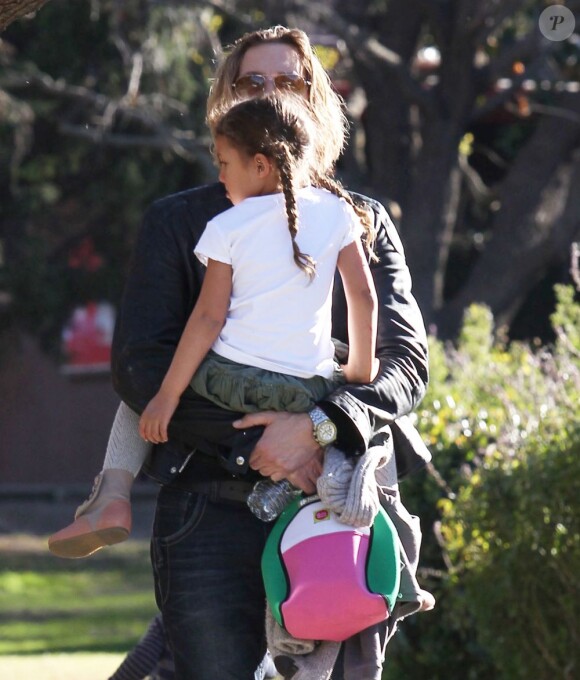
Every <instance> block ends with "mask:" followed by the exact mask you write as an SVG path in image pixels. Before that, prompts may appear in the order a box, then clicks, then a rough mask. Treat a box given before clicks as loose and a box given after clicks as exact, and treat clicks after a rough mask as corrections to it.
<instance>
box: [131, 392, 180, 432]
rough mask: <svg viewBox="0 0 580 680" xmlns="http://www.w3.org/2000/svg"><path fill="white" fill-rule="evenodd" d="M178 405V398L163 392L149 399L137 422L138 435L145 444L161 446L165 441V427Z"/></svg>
mask: <svg viewBox="0 0 580 680" xmlns="http://www.w3.org/2000/svg"><path fill="white" fill-rule="evenodd" d="M178 403H179V397H174V396H172V395H169V394H165V393H163V392H158V393H157V394H156V395H155V396H154V397H153V399H151V401H150V402H149V403H148V404H147V406H146V408H145V410H144V411H143V414H142V415H141V419H140V420H139V434H140V435H141V437H143V439H144V440H145V441H146V442H152V443H153V444H161V443H163V442H166V441H167V438H168V437H167V427H168V425H169V421H170V420H171V417H172V416H173V414H174V413H175V409H176V408H177V404H178Z"/></svg>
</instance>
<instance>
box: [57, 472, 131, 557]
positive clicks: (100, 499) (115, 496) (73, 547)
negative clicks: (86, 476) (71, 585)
mask: <svg viewBox="0 0 580 680" xmlns="http://www.w3.org/2000/svg"><path fill="white" fill-rule="evenodd" d="M133 481H134V477H133V473H132V472H128V471H127V470H113V469H107V470H103V471H102V472H101V473H99V474H98V475H97V476H96V477H95V484H94V486H93V489H92V491H91V494H90V496H89V497H88V499H87V500H86V501H85V502H84V503H82V504H81V505H79V507H78V508H77V511H76V513H75V521H74V522H73V523H72V524H69V525H68V526H67V527H65V528H64V529H61V530H60V531H57V532H56V533H55V534H52V536H50V538H49V539H48V549H49V550H50V552H51V553H53V554H54V555H58V556H59V557H69V558H77V557H87V556H88V555H92V554H93V553H94V552H96V551H97V550H100V549H101V548H104V547H105V546H107V545H114V544H115V543H121V542H122V541H125V540H126V539H127V538H128V537H129V533H130V531H131V504H130V500H129V499H130V496H131V487H132V485H133Z"/></svg>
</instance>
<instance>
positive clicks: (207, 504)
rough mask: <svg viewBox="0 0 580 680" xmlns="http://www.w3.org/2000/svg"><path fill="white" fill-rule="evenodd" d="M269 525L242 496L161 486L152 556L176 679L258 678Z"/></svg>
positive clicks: (262, 646)
mask: <svg viewBox="0 0 580 680" xmlns="http://www.w3.org/2000/svg"><path fill="white" fill-rule="evenodd" d="M268 530H269V525H267V524H265V523H264V522H261V521H260V520H259V519H257V518H256V517H255V516H254V515H253V514H252V513H251V512H250V510H249V509H248V508H247V507H246V505H245V504H243V503H233V502H231V503H230V502H221V503H214V502H212V501H210V500H208V498H207V496H205V495H203V494H198V493H193V492H188V491H183V490H180V489H176V488H172V487H167V486H166V487H162V488H161V491H160V493H159V496H158V500H157V508H156V513H155V521H154V526H153V537H152V541H151V560H152V564H153V572H154V577H155V596H156V600H157V605H158V606H159V608H160V610H161V612H162V614H163V621H164V624H165V628H166V631H167V636H168V640H169V644H170V647H171V649H172V652H173V657H174V661H175V671H176V675H175V677H176V680H218V678H219V680H253V679H254V672H255V670H256V667H257V666H258V664H259V663H260V661H261V660H262V658H263V656H264V654H265V652H266V637H265V630H264V612H265V593H264V586H263V583H262V576H261V571H260V560H261V555H262V550H263V547H264V543H265V540H266V537H267V534H268Z"/></svg>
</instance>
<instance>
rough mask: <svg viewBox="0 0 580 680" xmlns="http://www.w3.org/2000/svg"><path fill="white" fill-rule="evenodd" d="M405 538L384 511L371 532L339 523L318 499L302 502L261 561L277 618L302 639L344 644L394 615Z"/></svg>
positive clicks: (283, 520) (289, 511) (287, 513)
mask: <svg viewBox="0 0 580 680" xmlns="http://www.w3.org/2000/svg"><path fill="white" fill-rule="evenodd" d="M399 550H400V547H399V539H398V536H397V532H396V529H395V527H394V525H393V523H392V522H391V520H390V518H389V517H388V515H387V514H386V512H385V511H384V510H383V509H382V508H380V510H379V513H378V514H377V516H376V518H375V521H374V523H373V525H372V526H371V527H370V528H356V527H352V526H349V525H347V524H343V523H341V522H339V521H338V519H337V517H336V515H335V514H334V513H333V512H332V511H330V510H328V509H326V508H325V507H324V506H323V504H322V503H321V501H320V499H319V498H318V496H307V497H298V498H296V499H295V500H294V501H293V502H292V503H291V504H290V505H289V506H288V507H287V508H286V509H285V510H284V512H283V513H282V514H281V515H280V517H279V518H278V519H277V520H276V523H275V524H274V526H273V527H272V531H271V533H270V535H269V537H268V540H267V542H266V546H265V549H264V554H263V556H262V576H263V579H264V586H265V589H266V598H267V600H268V604H269V606H270V609H271V611H272V615H273V617H274V619H275V620H276V621H277V622H278V623H279V624H280V625H281V626H282V627H283V628H285V629H286V630H287V631H288V632H289V633H290V635H292V636H293V637H295V638H300V639H303V640H334V641H341V640H346V639H347V638H349V637H351V636H352V635H355V634H356V633H359V632H360V631H361V630H364V629H365V628H368V627H369V626H371V625H373V624H375V623H379V622H381V621H384V620H385V619H386V618H388V617H389V615H390V613H391V611H392V609H393V607H394V605H395V602H396V600H397V596H398V593H399V583H400V558H399Z"/></svg>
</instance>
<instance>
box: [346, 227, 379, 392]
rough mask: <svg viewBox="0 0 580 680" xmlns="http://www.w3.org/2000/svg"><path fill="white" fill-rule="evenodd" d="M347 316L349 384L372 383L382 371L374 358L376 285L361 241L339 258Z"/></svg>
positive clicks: (352, 244)
mask: <svg viewBox="0 0 580 680" xmlns="http://www.w3.org/2000/svg"><path fill="white" fill-rule="evenodd" d="M337 266H338V271H339V272H340V276H341V278H342V282H343V286H344V292H345V296H346V303H347V314H348V344H349V353H348V361H347V363H346V364H345V365H344V366H343V371H344V377H345V378H346V382H347V383H369V382H371V381H372V380H374V378H375V376H376V375H377V372H378V369H379V361H378V359H376V358H375V353H376V344H377V318H378V311H377V309H378V302H377V292H376V289H375V284H374V282H373V278H372V275H371V272H370V269H369V265H368V262H367V260H366V257H365V253H364V250H363V247H362V244H361V242H360V240H359V239H356V240H355V241H354V242H353V243H350V244H349V245H348V246H346V247H345V248H343V249H342V250H341V251H340V254H339V256H338V263H337Z"/></svg>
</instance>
